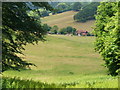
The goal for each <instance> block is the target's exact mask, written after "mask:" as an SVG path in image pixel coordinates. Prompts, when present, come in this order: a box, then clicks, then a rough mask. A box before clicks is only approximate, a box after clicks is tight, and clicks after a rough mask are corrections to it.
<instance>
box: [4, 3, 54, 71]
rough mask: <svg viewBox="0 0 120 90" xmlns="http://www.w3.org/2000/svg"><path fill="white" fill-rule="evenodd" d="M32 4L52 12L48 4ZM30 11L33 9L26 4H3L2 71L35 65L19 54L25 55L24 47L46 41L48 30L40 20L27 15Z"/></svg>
mask: <svg viewBox="0 0 120 90" xmlns="http://www.w3.org/2000/svg"><path fill="white" fill-rule="evenodd" d="M31 4H32V5H33V6H34V7H37V8H40V7H41V8H45V9H46V10H52V8H51V7H50V6H49V4H48V3H47V2H44V3H43V2H41V3H36V2H34V3H31ZM28 10H31V8H30V7H29V6H28V5H27V4H26V3H25V2H9V3H8V2H4V3H3V4H2V71H5V70H7V69H17V70H18V69H19V68H27V67H29V65H34V64H32V63H28V62H26V61H24V60H22V59H21V58H20V57H19V56H18V54H23V53H22V50H24V47H23V46H24V45H27V44H28V43H31V44H35V43H37V42H38V41H39V40H41V41H44V35H45V34H46V30H44V29H43V27H42V26H41V24H40V21H39V19H36V18H34V17H31V16H29V15H28V14H27V11H28ZM34 11H35V10H34ZM36 11H37V9H36Z"/></svg>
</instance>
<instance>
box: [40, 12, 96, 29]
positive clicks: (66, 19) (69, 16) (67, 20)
mask: <svg viewBox="0 0 120 90" xmlns="http://www.w3.org/2000/svg"><path fill="white" fill-rule="evenodd" d="M76 13H77V12H75V11H68V12H64V13H60V14H55V15H51V16H47V17H44V18H42V19H41V21H42V23H47V24H48V25H50V26H54V25H57V26H58V27H59V29H61V28H64V27H67V26H72V27H74V28H76V29H77V30H87V31H92V30H93V29H92V27H94V22H95V20H90V21H87V22H85V23H78V22H75V21H74V20H73V16H74V15H75V14H76Z"/></svg>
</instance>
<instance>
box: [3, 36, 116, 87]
mask: <svg viewBox="0 0 120 90" xmlns="http://www.w3.org/2000/svg"><path fill="white" fill-rule="evenodd" d="M46 39H47V41H45V42H39V43H38V45H31V44H29V45H27V46H25V48H26V50H25V51H24V54H25V57H24V58H25V60H26V61H29V62H32V63H34V64H36V65H37V67H32V70H21V71H20V72H19V71H12V70H10V71H6V72H4V74H3V75H4V76H9V77H14V76H17V77H21V78H22V79H32V80H34V81H42V82H47V83H56V84H57V83H58V84H59V83H63V84H64V83H66V84H69V83H78V85H77V86H75V87H81V84H80V83H82V84H84V85H86V83H85V82H88V81H89V82H90V83H93V82H96V83H97V84H99V85H101V83H99V82H105V83H106V84H107V86H106V84H104V86H103V87H111V85H112V86H113V87H117V84H116V83H117V79H112V77H110V76H107V72H106V71H107V70H106V68H105V67H103V66H102V64H103V63H104V62H103V60H102V58H101V57H100V56H99V54H98V53H96V52H95V51H94V44H93V42H94V40H95V38H94V37H77V36H62V35H50V36H47V38H46ZM21 57H23V56H21ZM113 81H114V83H115V84H112V82H113ZM108 82H109V83H108ZM84 85H83V87H87V86H84ZM99 85H98V87H99ZM96 87H97V86H96Z"/></svg>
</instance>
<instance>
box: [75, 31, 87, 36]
mask: <svg viewBox="0 0 120 90" xmlns="http://www.w3.org/2000/svg"><path fill="white" fill-rule="evenodd" d="M76 34H77V35H78V36H87V35H88V34H89V32H88V31H86V30H77V31H76Z"/></svg>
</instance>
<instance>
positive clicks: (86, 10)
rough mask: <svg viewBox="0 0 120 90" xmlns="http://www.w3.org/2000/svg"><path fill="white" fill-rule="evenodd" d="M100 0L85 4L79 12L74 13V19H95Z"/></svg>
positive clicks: (84, 20) (82, 20)
mask: <svg viewBox="0 0 120 90" xmlns="http://www.w3.org/2000/svg"><path fill="white" fill-rule="evenodd" d="M98 5H99V2H92V3H90V4H89V5H87V6H85V7H83V8H82V10H80V11H79V12H78V13H77V14H75V15H74V20H75V21H77V22H86V21H87V20H92V19H95V16H94V15H95V14H96V10H97V6H98Z"/></svg>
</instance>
